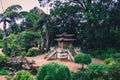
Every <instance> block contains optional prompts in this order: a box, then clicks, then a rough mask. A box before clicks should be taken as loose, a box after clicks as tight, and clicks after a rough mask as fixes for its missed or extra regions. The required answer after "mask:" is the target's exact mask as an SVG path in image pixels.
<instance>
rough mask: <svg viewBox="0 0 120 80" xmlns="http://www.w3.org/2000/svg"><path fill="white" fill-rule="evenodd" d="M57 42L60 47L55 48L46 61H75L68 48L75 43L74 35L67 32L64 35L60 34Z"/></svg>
mask: <svg viewBox="0 0 120 80" xmlns="http://www.w3.org/2000/svg"><path fill="white" fill-rule="evenodd" d="M56 37H57V38H56V39H55V40H56V41H57V42H58V46H57V48H55V49H54V50H52V51H50V52H49V53H48V54H47V55H46V57H45V58H46V59H47V60H50V59H60V60H64V59H68V60H71V61H73V60H74V58H73V55H72V53H71V52H70V51H69V49H68V46H69V45H70V44H73V41H75V39H74V38H73V37H74V34H67V33H66V32H64V33H62V34H58V35H56Z"/></svg>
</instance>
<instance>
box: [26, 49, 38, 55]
mask: <svg viewBox="0 0 120 80" xmlns="http://www.w3.org/2000/svg"><path fill="white" fill-rule="evenodd" d="M39 53H40V52H39V51H37V50H35V49H32V48H30V49H29V50H28V52H27V56H36V55H38V54H39Z"/></svg>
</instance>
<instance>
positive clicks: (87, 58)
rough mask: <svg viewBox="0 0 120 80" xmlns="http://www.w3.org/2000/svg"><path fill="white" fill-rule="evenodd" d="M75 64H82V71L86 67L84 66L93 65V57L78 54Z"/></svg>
mask: <svg viewBox="0 0 120 80" xmlns="http://www.w3.org/2000/svg"><path fill="white" fill-rule="evenodd" d="M74 61H75V63H78V64H82V69H83V67H84V64H86V65H88V64H90V63H91V56H90V55H88V54H77V55H76V56H75V57H74Z"/></svg>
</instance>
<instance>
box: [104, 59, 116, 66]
mask: <svg viewBox="0 0 120 80" xmlns="http://www.w3.org/2000/svg"><path fill="white" fill-rule="evenodd" d="M104 63H105V64H106V65H109V66H110V65H113V64H116V60H115V59H114V58H107V59H105V61H104Z"/></svg>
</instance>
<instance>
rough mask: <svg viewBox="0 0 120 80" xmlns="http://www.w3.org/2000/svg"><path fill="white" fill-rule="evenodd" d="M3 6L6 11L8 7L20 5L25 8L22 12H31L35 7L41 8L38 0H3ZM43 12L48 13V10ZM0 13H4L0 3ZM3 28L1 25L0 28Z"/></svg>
mask: <svg viewBox="0 0 120 80" xmlns="http://www.w3.org/2000/svg"><path fill="white" fill-rule="evenodd" d="M0 1H1V0H0ZM2 4H3V8H4V9H6V8H7V7H9V6H11V5H14V4H19V5H21V6H22V8H23V9H22V10H24V11H29V10H30V9H32V8H33V7H35V6H37V7H39V2H38V0H2ZM43 10H44V11H45V12H46V10H47V8H44V9H43ZM0 13H3V10H2V6H1V3H0ZM1 27H2V24H1V23H0V28H1Z"/></svg>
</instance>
